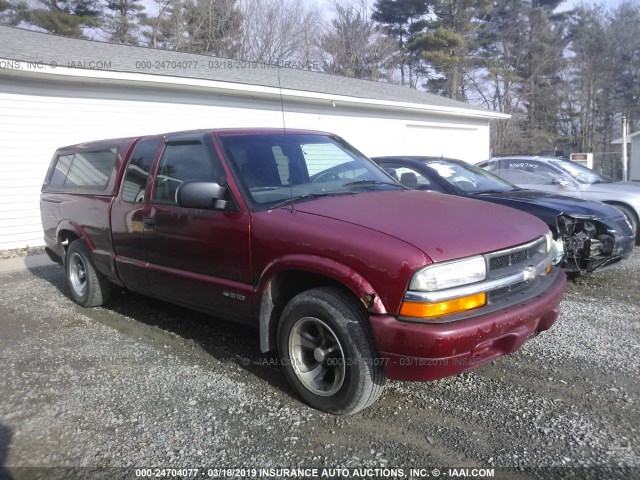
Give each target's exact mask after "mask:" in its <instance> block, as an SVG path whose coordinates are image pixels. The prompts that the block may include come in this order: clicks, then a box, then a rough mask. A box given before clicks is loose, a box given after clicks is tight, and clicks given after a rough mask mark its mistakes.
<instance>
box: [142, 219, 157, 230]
mask: <svg viewBox="0 0 640 480" xmlns="http://www.w3.org/2000/svg"><path fill="white" fill-rule="evenodd" d="M142 225H143V226H144V228H149V229H151V228H155V227H156V218H155V217H142Z"/></svg>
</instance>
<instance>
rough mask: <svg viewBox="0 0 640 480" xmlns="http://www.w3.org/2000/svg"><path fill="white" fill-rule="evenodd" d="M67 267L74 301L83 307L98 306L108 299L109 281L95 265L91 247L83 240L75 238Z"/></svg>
mask: <svg viewBox="0 0 640 480" xmlns="http://www.w3.org/2000/svg"><path fill="white" fill-rule="evenodd" d="M65 269H66V272H67V283H68V284H69V289H70V290H71V298H73V301H74V302H76V303H77V304H78V305H82V306H83V307H98V306H100V305H102V304H104V303H105V302H106V301H107V298H108V297H109V291H110V284H109V281H108V280H107V279H106V278H104V276H103V275H102V274H101V273H100V272H98V271H97V270H96V269H95V267H94V266H93V262H92V261H91V257H90V253H89V249H88V248H87V246H86V245H85V244H84V242H83V241H82V240H74V241H73V242H71V244H70V245H69V248H68V249H67V256H66V261H65Z"/></svg>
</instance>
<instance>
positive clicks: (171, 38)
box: [141, 0, 186, 50]
mask: <svg viewBox="0 0 640 480" xmlns="http://www.w3.org/2000/svg"><path fill="white" fill-rule="evenodd" d="M154 7H155V11H156V14H155V15H150V16H147V18H145V19H143V20H142V21H141V23H142V24H143V25H144V26H145V27H147V28H146V29H145V30H144V31H143V35H144V36H145V37H146V38H147V44H148V45H149V46H150V47H152V48H161V49H165V50H179V49H180V47H181V46H182V44H183V43H184V37H185V36H186V30H185V22H184V18H183V17H184V12H183V8H182V2H181V1H180V0H154Z"/></svg>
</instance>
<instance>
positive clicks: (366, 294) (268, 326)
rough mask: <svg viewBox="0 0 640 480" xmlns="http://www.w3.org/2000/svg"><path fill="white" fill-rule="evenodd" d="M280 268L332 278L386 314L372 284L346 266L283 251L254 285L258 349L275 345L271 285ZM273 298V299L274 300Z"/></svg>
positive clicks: (275, 315) (370, 308) (376, 311)
mask: <svg viewBox="0 0 640 480" xmlns="http://www.w3.org/2000/svg"><path fill="white" fill-rule="evenodd" d="M282 272H308V273H312V274H316V275H320V276H324V277H326V278H328V279H331V280H333V281H335V282H337V283H339V284H341V285H343V286H344V287H346V288H348V289H349V290H350V291H351V292H353V294H354V295H355V296H356V297H357V298H358V299H359V300H360V301H361V302H362V304H363V305H364V307H365V308H366V309H367V310H368V311H369V312H370V313H373V314H381V315H384V314H386V312H387V310H386V308H385V306H384V304H383V303H382V300H381V299H380V296H379V295H378V293H377V292H376V291H375V290H374V288H373V287H372V286H371V284H370V283H369V282H368V281H367V280H366V279H365V278H364V277H363V276H362V275H360V274H359V273H358V272H356V271H355V270H353V269H352V268H350V267H349V266H347V265H345V264H343V263H340V262H337V261H335V260H331V259H328V258H324V257H319V256H315V255H304V254H293V255H286V256H284V257H281V258H278V259H277V260H274V261H273V262H271V263H270V264H269V265H267V267H266V268H265V269H264V271H263V273H262V275H261V277H260V279H259V281H258V287H257V293H258V295H256V298H257V299H258V300H259V305H256V308H257V309H259V312H260V313H259V323H260V349H261V350H262V351H263V352H268V351H270V350H273V349H274V348H276V331H277V328H276V326H277V323H278V315H279V308H277V306H276V305H277V304H280V303H281V302H280V301H278V300H277V294H274V291H273V289H272V283H273V279H274V278H276V276H277V275H278V274H279V273H282ZM276 290H277V289H276ZM274 298H276V300H274Z"/></svg>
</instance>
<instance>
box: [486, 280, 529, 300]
mask: <svg viewBox="0 0 640 480" xmlns="http://www.w3.org/2000/svg"><path fill="white" fill-rule="evenodd" d="M529 283H530V282H519V283H514V284H513V285H509V286H508V287H502V288H499V289H497V290H493V291H492V292H490V293H489V298H490V299H491V300H499V299H500V298H502V297H506V296H507V295H508V294H510V293H517V292H519V291H520V290H524V289H525V288H526V287H527V285H528V284H529Z"/></svg>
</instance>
